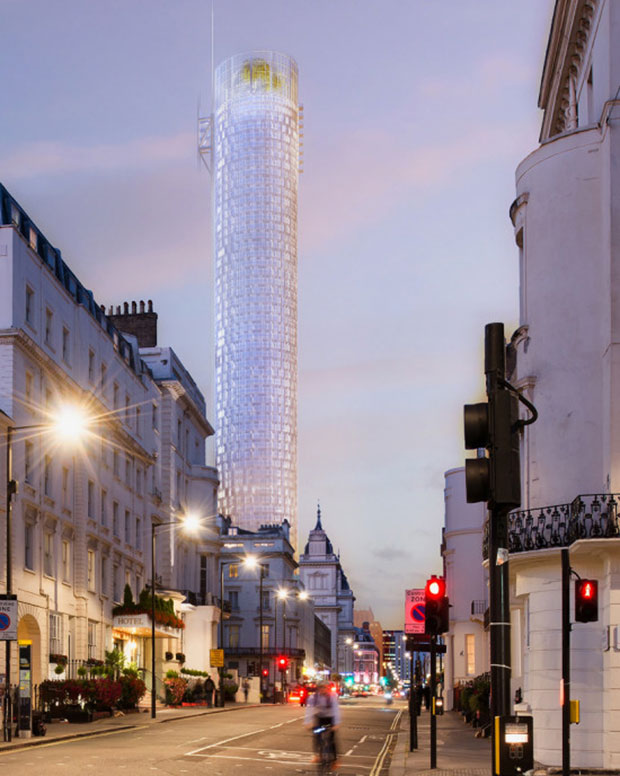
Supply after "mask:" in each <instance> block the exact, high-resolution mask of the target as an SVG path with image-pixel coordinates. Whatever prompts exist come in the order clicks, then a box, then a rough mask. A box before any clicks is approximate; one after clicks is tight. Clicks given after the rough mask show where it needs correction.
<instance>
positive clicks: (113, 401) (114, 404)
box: [112, 383, 118, 410]
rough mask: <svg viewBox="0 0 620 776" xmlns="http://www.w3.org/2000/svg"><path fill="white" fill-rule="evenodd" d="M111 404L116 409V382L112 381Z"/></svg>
mask: <svg viewBox="0 0 620 776" xmlns="http://www.w3.org/2000/svg"><path fill="white" fill-rule="evenodd" d="M112 405H113V407H114V409H115V410H117V409H118V383H114V387H113V388H112Z"/></svg>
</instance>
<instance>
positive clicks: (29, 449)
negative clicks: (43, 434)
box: [24, 442, 33, 485]
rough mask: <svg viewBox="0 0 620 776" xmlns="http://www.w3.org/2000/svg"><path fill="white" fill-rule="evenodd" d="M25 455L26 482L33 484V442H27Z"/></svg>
mask: <svg viewBox="0 0 620 776" xmlns="http://www.w3.org/2000/svg"><path fill="white" fill-rule="evenodd" d="M25 448H26V450H25V456H24V479H25V480H26V482H29V483H30V484H31V485H32V484H33V471H32V453H33V446H32V442H26V443H25Z"/></svg>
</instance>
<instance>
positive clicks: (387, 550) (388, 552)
mask: <svg viewBox="0 0 620 776" xmlns="http://www.w3.org/2000/svg"><path fill="white" fill-rule="evenodd" d="M372 554H373V555H374V556H375V558H379V560H389V561H395V560H397V559H409V558H411V553H409V552H405V550H401V549H400V548H399V547H380V548H378V549H376V550H373V552H372Z"/></svg>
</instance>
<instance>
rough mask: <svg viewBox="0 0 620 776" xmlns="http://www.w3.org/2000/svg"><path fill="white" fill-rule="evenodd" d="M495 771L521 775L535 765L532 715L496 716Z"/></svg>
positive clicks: (501, 774)
mask: <svg viewBox="0 0 620 776" xmlns="http://www.w3.org/2000/svg"><path fill="white" fill-rule="evenodd" d="M493 745H494V757H493V764H494V772H495V774H496V776H519V774H523V773H525V771H530V770H532V768H533V767H534V720H533V718H532V717H513V716H506V717H495V740H494V742H493Z"/></svg>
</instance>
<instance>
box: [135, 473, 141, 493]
mask: <svg viewBox="0 0 620 776" xmlns="http://www.w3.org/2000/svg"><path fill="white" fill-rule="evenodd" d="M136 493H137V494H138V495H139V496H141V495H142V469H136Z"/></svg>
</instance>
